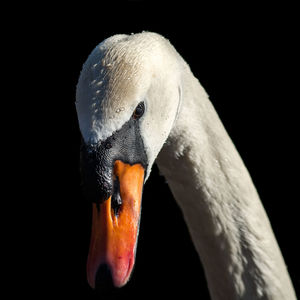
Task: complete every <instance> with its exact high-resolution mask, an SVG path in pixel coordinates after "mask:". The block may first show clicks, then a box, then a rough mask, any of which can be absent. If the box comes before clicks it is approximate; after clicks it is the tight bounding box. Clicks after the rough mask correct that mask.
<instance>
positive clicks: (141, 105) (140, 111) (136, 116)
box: [132, 102, 145, 120]
mask: <svg viewBox="0 0 300 300" xmlns="http://www.w3.org/2000/svg"><path fill="white" fill-rule="evenodd" d="M144 111H145V104H144V102H140V103H139V104H138V106H137V107H136V109H135V110H134V112H133V114H132V118H133V119H135V120H137V119H139V118H140V117H141V116H142V115H143V114H144Z"/></svg>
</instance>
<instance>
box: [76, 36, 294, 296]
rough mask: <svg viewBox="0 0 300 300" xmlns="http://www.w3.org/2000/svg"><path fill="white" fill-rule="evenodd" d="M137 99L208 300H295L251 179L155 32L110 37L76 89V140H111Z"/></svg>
mask: <svg viewBox="0 0 300 300" xmlns="http://www.w3.org/2000/svg"><path fill="white" fill-rule="evenodd" d="M140 101H144V102H145V106H146V112H145V114H144V116H143V117H142V118H141V120H140V122H141V134H142V138H143V143H144V146H145V150H146V153H147V157H148V162H149V166H148V170H147V176H149V175H150V172H151V166H152V165H153V163H154V161H155V160H156V162H157V164H158V166H159V169H160V171H161V172H162V174H163V175H164V176H165V178H166V179H167V182H168V184H169V186H170V188H171V191H172V193H173V195H174V197H175V199H176V201H177V202H178V204H179V206H180V207H181V209H182V211H183V215H184V218H185V220H186V223H187V225H188V228H189V232H190V234H191V237H192V240H193V242H194V245H195V247H196V249H197V252H198V254H199V257H200V259H201V262H202V264H203V266H204V270H205V275H206V278H207V282H208V287H209V291H210V294H211V297H212V299H280V300H282V299H286V300H291V299H296V296H295V292H294V290H293V287H292V284H291V281H290V278H289V275H288V272H287V269H286V266H285V263H284V260H283V258H282V255H281V252H280V250H279V247H278V245H277V242H276V240H275V237H274V234H273V232H272V229H271V226H270V224H269V221H268V218H267V216H266V213H265V211H264V208H263V206H262V204H261V202H260V199H259V196H258V195H257V192H256V189H255V187H254V185H253V183H252V180H251V178H250V176H249V174H248V172H247V169H246V168H245V166H244V164H243V162H242V160H241V158H240V156H239V154H238V153H237V151H236V149H235V147H234V145H233V143H232V141H231V140H230V138H229V136H228V134H227V133H226V131H225V129H224V127H223V125H222V123H221V121H220V119H219V117H218V115H217V113H216V112H215V110H214V108H213V106H212V104H211V102H210V101H209V99H208V96H207V94H206V92H205V91H204V89H203V88H202V87H201V85H200V84H199V82H198V80H197V79H196V78H195V77H194V76H193V74H192V72H191V70H190V68H189V66H188V65H187V64H186V63H185V61H184V60H183V59H182V58H181V56H180V55H179V54H178V53H177V52H176V50H175V49H174V48H173V47H172V46H171V44H170V43H169V41H168V40H166V39H164V38H163V37H162V36H160V35H158V34H155V33H148V32H144V33H140V34H135V35H130V36H128V35H116V36H113V37H111V38H108V39H107V40H105V41H103V42H102V43H101V44H100V45H98V46H97V47H96V48H95V49H94V51H93V52H92V53H91V55H90V56H89V58H88V60H87V62H86V63H85V65H84V67H83V70H82V72H81V75H80V80H79V83H78V86H77V101H76V108H77V112H78V119H79V125H80V130H81V133H82V135H83V138H84V140H85V141H86V142H87V141H93V142H98V141H99V140H104V139H106V138H107V137H109V136H111V135H112V134H113V132H115V131H116V130H118V129H120V128H121V127H122V125H123V124H124V123H125V122H126V121H127V120H128V119H129V118H130V116H131V115H132V112H133V110H134V108H135V107H136V106H137V104H138V103H139V102H140Z"/></svg>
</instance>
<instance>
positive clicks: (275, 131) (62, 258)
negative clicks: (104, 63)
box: [3, 1, 300, 299]
mask: <svg viewBox="0 0 300 300" xmlns="http://www.w3.org/2000/svg"><path fill="white" fill-rule="evenodd" d="M25 9H26V10H25ZM16 10H17V12H18V16H15V18H14V20H16V21H18V22H17V23H15V24H16V29H15V30H14V31H13V32H12V33H9V34H8V35H9V37H10V41H12V43H7V44H6V47H5V48H6V49H7V50H8V52H10V53H13V68H12V69H13V70H12V71H13V73H14V75H13V76H14V77H16V72H17V77H18V78H19V81H20V82H18V84H16V83H15V82H14V80H15V78H14V77H9V81H10V82H13V86H12V87H11V88H10V91H11V92H12V94H13V95H15V96H14V97H13V99H15V100H16V101H11V103H12V106H13V107H12V108H11V110H10V111H9V112H10V115H13V116H14V117H12V118H11V122H10V125H11V124H15V125H16V128H17V129H14V130H13V133H14V134H12V135H10V137H11V136H13V137H12V141H9V142H6V143H5V145H6V147H5V148H8V149H9V152H11V153H13V156H14V160H13V161H14V163H15V164H14V165H11V167H10V168H9V169H10V173H9V175H7V177H8V178H9V179H12V180H11V182H12V186H10V187H9V189H10V198H11V199H12V201H11V202H10V204H11V208H10V212H11V214H12V217H11V218H10V220H9V224H8V227H9V228H10V229H11V230H12V235H11V237H10V238H9V243H8V245H9V247H8V252H9V253H10V254H11V255H12V257H13V258H12V259H10V260H9V261H10V267H9V270H8V272H7V276H6V277H7V278H8V281H9V283H10V284H9V289H10V293H11V294H12V295H15V294H17V293H21V294H22V295H29V296H34V297H38V298H44V297H45V296H49V295H53V296H58V295H59V296H64V297H66V298H67V299H73V298H75V297H76V298H77V297H78V298H83V299H121V297H122V298H124V297H123V296H126V297H128V298H129V297H130V298H131V299H137V298H138V297H139V298H140V297H143V296H165V297H166V296H168V297H172V296H178V295H179V294H180V293H184V295H185V296H187V297H189V296H192V295H193V296H195V295H196V296H197V295H200V296H202V297H201V299H208V291H207V287H206V282H205V278H204V274H203V270H202V267H201V264H200V262H199V259H198V257H197V254H196V252H195V250H194V248H193V245H192V243H191V241H190V238H189V235H188V231H187V229H186V226H185V223H184V221H183V219H182V216H181V212H180V211H179V209H178V207H177V205H176V203H175V201H174V200H173V198H172V195H171V193H170V192H169V190H168V187H167V185H166V184H165V182H164V179H163V178H162V177H160V176H159V174H158V171H157V168H156V166H154V168H153V171H152V175H151V177H150V179H149V180H148V182H147V184H146V186H145V189H144V196H143V209H142V219H141V229H140V236H139V243H138V250H137V257H136V266H135V269H134V272H133V275H132V278H131V281H130V282H129V283H128V284H127V285H126V286H125V287H124V288H122V289H118V290H115V291H109V292H105V293H99V292H95V291H93V290H92V289H91V288H90V287H89V286H88V284H87V282H86V275H85V263H86V257H87V251H88V245H89V234H90V225H91V220H90V208H91V205H90V203H88V202H87V201H86V200H85V199H83V197H82V194H81V190H80V174H79V142H80V136H79V129H78V123H77V118H76V111H75V106H74V101H75V88H76V83H77V79H78V76H79V73H80V70H81V66H82V64H83V63H84V61H85V60H86V58H87V56H88V55H89V53H90V52H91V51H92V49H93V48H94V47H95V46H96V45H97V44H98V43H100V42H101V41H102V40H103V39H105V38H107V37H109V36H111V35H113V34H117V33H127V34H130V33H132V32H133V33H136V32H141V31H143V30H146V31H154V32H158V33H160V34H162V35H164V36H165V37H166V38H168V39H169V40H170V41H171V43H172V44H173V45H174V46H175V48H176V49H177V51H178V52H179V53H180V54H181V55H182V56H183V58H184V59H185V60H186V61H187V62H188V64H189V65H190V67H191V69H192V71H193V73H194V75H195V76H196V77H197V78H198V79H199V81H200V82H201V84H202V85H203V86H204V88H205V89H206V91H207V92H208V94H209V95H210V99H211V101H212V102H213V104H214V106H215V108H216V110H217V112H218V114H219V116H220V118H221V120H222V121H223V123H224V125H225V128H226V129H227V131H228V133H229V135H230V136H231V138H232V140H233V141H234V143H235V145H236V147H237V149H238V151H239V152H240V154H241V156H242V158H243V160H244V162H245V164H246V166H247V167H248V169H249V171H250V174H251V175H252V178H253V181H254V183H255V185H256V187H257V190H258V192H259V194H260V196H261V199H262V201H263V204H264V206H265V208H266V211H267V213H268V215H269V218H270V221H271V223H272V226H273V229H274V232H275V235H276V237H277V239H278V242H279V245H280V247H281V250H282V253H283V255H284V257H285V260H286V263H287V265H288V268H289V271H290V275H291V277H292V280H293V283H294V285H295V288H296V289H297V291H298V293H299V286H300V273H299V269H300V264H299V255H298V254H299V250H300V248H299V233H298V231H299V218H298V215H299V211H298V209H297V206H298V201H299V196H298V193H297V192H298V185H299V183H298V178H299V175H298V174H297V172H295V171H296V170H297V169H298V153H299V151H298V150H299V149H298V144H297V140H298V136H299V134H298V128H297V127H298V126H297V125H298V111H297V102H298V99H299V97H298V93H297V90H296V87H298V79H299V78H297V76H298V67H297V66H296V58H297V57H296V49H295V47H296V37H297V36H296V19H295V16H294V9H293V7H290V6H289V5H288V4H286V5H285V6H280V5H279V4H278V5H274V3H273V4H270V5H266V6H265V7H263V6H262V5H254V4H251V5H250V4H248V5H247V4H245V5H243V6H241V5H240V4H239V5H238V4H232V5H229V4H226V5H220V4H216V3H215V4H214V3H213V2H211V5H210V6H208V5H203V4H200V5H196V3H195V4H194V5H191V4H189V3H188V2H176V3H175V2H172V3H171V2H170V3H169V5H165V7H162V5H161V3H159V2H146V1H123V2H120V3H119V2H112V4H111V5H102V4H101V5H99V6H97V7H96V6H93V5H88V4H85V5H83V4H76V5H75V4H72V6H69V7H64V8H63V7H60V6H57V7H54V6H51V5H50V4H48V5H47V4H45V5H44V6H40V7H38V6H32V7H28V6H26V7H20V6H18V7H15V8H13V13H14V12H15V11H16ZM4 14H5V11H4ZM14 22H15V21H12V20H11V19H10V20H9V21H8V23H7V24H6V25H7V27H4V28H8V27H9V26H11V25H12V24H13V23H14ZM5 60H6V57H3V61H5ZM20 65H22V67H20ZM295 74H296V75H297V76H296V75H295ZM15 108H18V111H19V114H20V116H21V117H22V118H18V117H15V115H14V114H11V112H14V111H15ZM16 123H17V124H16ZM9 145H13V146H9ZM12 149H13V150H12ZM4 160H5V159H4ZM4 260H6V258H5V257H4Z"/></svg>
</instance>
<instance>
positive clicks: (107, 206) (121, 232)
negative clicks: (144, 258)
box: [87, 160, 144, 288]
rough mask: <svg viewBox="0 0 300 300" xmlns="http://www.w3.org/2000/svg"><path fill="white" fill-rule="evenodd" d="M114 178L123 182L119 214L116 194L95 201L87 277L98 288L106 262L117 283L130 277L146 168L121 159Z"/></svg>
mask: <svg viewBox="0 0 300 300" xmlns="http://www.w3.org/2000/svg"><path fill="white" fill-rule="evenodd" d="M113 172H114V178H118V180H119V183H120V196H121V200H122V204H121V207H120V210H119V213H118V215H115V213H114V210H113V209H112V205H111V202H112V197H111V196H110V197H109V199H107V200H106V201H104V202H102V203H101V204H97V203H93V217H92V233H91V241H90V249H89V255H88V261H87V279H88V283H89V284H90V286H91V287H92V288H95V281H96V275H97V271H98V269H99V267H100V265H102V264H105V265H106V266H107V267H108V268H109V269H110V272H111V276H112V280H113V283H114V285H115V286H116V287H122V286H123V285H125V284H126V283H127V281H128V280H129V277H130V274H131V271H132V269H133V265H134V261H135V250H136V243H137V236H138V228H139V220H140V212H141V200H142V190H143V183H144V168H143V167H142V165H141V164H134V165H129V164H126V163H123V162H122V161H120V160H117V161H116V162H115V164H114V171H113Z"/></svg>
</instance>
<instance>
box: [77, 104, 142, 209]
mask: <svg viewBox="0 0 300 300" xmlns="http://www.w3.org/2000/svg"><path fill="white" fill-rule="evenodd" d="M143 113H144V104H143V102H141V103H140V104H139V105H138V106H137V108H136V110H135V111H134V113H133V115H132V117H131V119H130V120H129V121H127V122H126V123H125V124H124V125H123V126H122V128H121V129H119V130H117V131H116V132H114V133H113V135H112V136H110V137H109V138H107V139H106V140H105V141H100V142H99V143H97V144H86V143H85V142H84V141H83V139H82V143H81V156H80V157H81V173H82V186H83V192H84V194H85V197H86V198H87V199H89V200H91V201H93V202H95V203H98V204H100V203H102V202H103V201H105V200H107V199H108V198H109V197H110V196H111V195H112V206H113V209H114V211H115V213H116V214H117V212H118V206H120V205H121V198H120V194H119V182H118V180H117V179H115V181H116V180H117V181H116V182H114V180H113V169H114V163H115V161H116V160H121V161H122V162H124V163H127V164H130V165H133V164H137V163H140V164H141V165H142V166H143V167H144V169H145V172H146V170H147V155H146V152H145V149H144V144H143V140H142V137H141V133H140V126H139V118H140V117H141V116H142V115H143ZM145 177H146V175H145Z"/></svg>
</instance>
